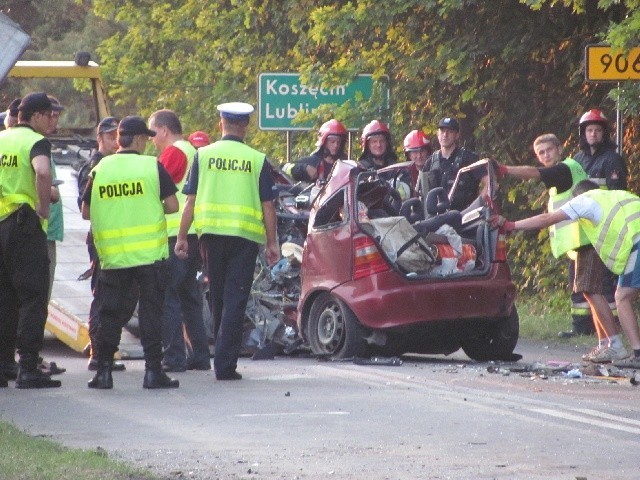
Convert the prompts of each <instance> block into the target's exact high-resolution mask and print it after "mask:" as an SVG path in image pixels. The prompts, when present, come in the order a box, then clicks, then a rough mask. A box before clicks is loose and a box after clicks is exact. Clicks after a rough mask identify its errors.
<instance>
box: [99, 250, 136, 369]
mask: <svg viewBox="0 0 640 480" xmlns="http://www.w3.org/2000/svg"><path fill="white" fill-rule="evenodd" d="M92 238H93V237H92ZM94 249H95V246H94ZM101 271H102V269H101V268H100V259H99V258H98V253H97V252H96V254H95V256H94V258H93V259H92V260H91V293H93V299H92V300H91V305H90V306H89V340H90V342H91V358H96V359H97V358H99V357H100V354H99V353H98V350H99V349H100V347H99V345H98V328H99V327H100V317H99V316H98V310H99V309H100V298H101V294H100V283H99V282H98V279H99V278H100V272H101ZM138 297H139V291H138V284H137V283H135V282H134V284H133V286H132V288H131V290H129V292H127V293H126V294H125V299H126V301H125V303H126V307H124V308H122V309H121V310H120V313H121V315H122V319H121V323H122V325H123V326H124V325H126V324H127V322H128V321H129V320H131V317H133V314H134V312H135V311H136V305H138Z"/></svg>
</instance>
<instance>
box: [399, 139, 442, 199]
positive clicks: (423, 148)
mask: <svg viewBox="0 0 640 480" xmlns="http://www.w3.org/2000/svg"><path fill="white" fill-rule="evenodd" d="M403 149H404V156H405V158H406V159H407V161H410V162H412V164H411V167H410V168H409V173H410V175H411V177H410V178H407V180H408V181H409V192H410V193H409V195H407V193H405V194H404V195H403V193H402V191H401V192H400V196H401V197H402V199H403V200H405V199H406V198H408V197H409V196H411V197H417V196H418V195H419V193H420V188H419V185H418V179H419V178H420V172H421V171H422V169H423V168H424V166H425V164H426V163H427V160H428V158H429V157H430V156H431V155H432V154H433V146H432V144H431V140H429V138H428V137H427V136H426V135H425V134H424V133H423V132H422V130H411V131H410V132H409V133H407V136H406V137H404V142H403ZM396 189H398V190H400V189H399V188H398V187H397V186H396Z"/></svg>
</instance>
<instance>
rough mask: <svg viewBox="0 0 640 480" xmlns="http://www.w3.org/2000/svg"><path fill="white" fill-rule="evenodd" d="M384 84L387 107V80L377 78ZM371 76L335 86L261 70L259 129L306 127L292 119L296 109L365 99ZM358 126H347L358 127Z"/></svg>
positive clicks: (385, 105) (308, 109) (369, 91)
mask: <svg viewBox="0 0 640 480" xmlns="http://www.w3.org/2000/svg"><path fill="white" fill-rule="evenodd" d="M379 82H382V83H383V85H385V88H384V95H383V100H382V102H383V105H380V107H381V109H384V108H388V105H389V88H388V79H387V78H382V79H381V80H379ZM374 83H375V82H374V80H373V78H372V76H371V75H358V76H357V77H356V78H355V79H354V80H353V81H352V82H349V83H347V84H343V85H337V86H335V87H315V86H308V85H304V84H303V83H302V82H301V80H300V75H298V74H296V73H261V74H260V76H259V81H258V111H259V112H258V113H259V127H260V128H261V129H262V130H309V129H311V128H314V124H313V122H309V123H308V124H305V123H300V122H299V121H298V122H294V119H295V118H296V115H297V114H298V112H301V111H302V112H312V111H313V110H315V109H316V108H318V107H319V106H321V105H327V104H336V105H343V104H344V103H346V102H347V101H349V100H350V101H351V102H352V103H353V104H355V102H357V101H367V100H369V99H370V98H371V96H372V95H373V91H374ZM359 127H360V125H347V128H359Z"/></svg>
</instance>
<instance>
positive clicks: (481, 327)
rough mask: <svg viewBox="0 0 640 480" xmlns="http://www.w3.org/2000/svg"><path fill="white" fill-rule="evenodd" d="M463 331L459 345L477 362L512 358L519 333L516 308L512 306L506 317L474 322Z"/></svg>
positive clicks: (518, 319) (518, 318)
mask: <svg viewBox="0 0 640 480" xmlns="http://www.w3.org/2000/svg"><path fill="white" fill-rule="evenodd" d="M463 332H464V333H463V337H462V338H460V345H461V346H462V350H463V351H464V353H465V354H466V355H467V356H468V357H469V358H471V359H473V360H476V361H479V362H487V361H490V360H504V361H509V360H512V358H513V349H514V348H516V344H517V343H518V335H519V333H520V317H519V316H518V310H517V309H516V307H515V306H514V307H513V309H512V310H511V314H510V315H509V316H508V317H505V318H502V319H500V320H498V321H497V322H491V323H489V324H487V323H481V324H477V323H474V324H473V325H469V326H468V327H467V328H465V329H463Z"/></svg>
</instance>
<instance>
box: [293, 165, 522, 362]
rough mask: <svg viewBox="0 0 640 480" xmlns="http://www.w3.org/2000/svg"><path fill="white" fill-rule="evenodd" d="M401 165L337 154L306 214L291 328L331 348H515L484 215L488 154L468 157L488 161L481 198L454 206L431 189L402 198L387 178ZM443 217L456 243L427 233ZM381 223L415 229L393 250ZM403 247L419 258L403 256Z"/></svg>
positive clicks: (332, 351) (495, 242) (506, 286)
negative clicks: (374, 167)
mask: <svg viewBox="0 0 640 480" xmlns="http://www.w3.org/2000/svg"><path fill="white" fill-rule="evenodd" d="M409 165H410V164H409V163H402V164H396V165H392V166H390V167H387V168H385V169H383V170H379V171H377V172H375V171H366V170H362V169H361V168H360V167H359V166H358V165H357V164H356V163H355V162H353V161H338V162H336V163H335V164H334V168H333V170H332V172H331V175H330V177H329V179H328V181H327V183H326V184H325V185H324V187H323V188H322V189H321V191H320V193H319V194H318V197H317V198H316V199H315V201H314V203H313V208H312V210H311V214H310V217H309V229H308V233H307V238H306V242H305V246H304V253H303V260H302V266H303V267H302V292H301V296H300V302H299V304H298V318H297V323H298V329H299V332H300V334H301V335H302V337H303V338H304V339H305V340H306V341H307V342H308V343H309V345H310V347H311V350H312V351H313V353H314V354H316V355H322V356H328V357H332V358H349V357H358V356H363V355H371V354H374V355H384V354H387V355H389V354H393V355H397V354H401V353H405V352H416V353H436V354H449V353H453V352H455V351H456V350H458V349H459V348H462V349H463V350H464V352H465V353H466V354H467V355H468V356H469V357H470V358H472V359H475V360H479V361H487V360H508V359H512V358H513V349H514V348H515V346H516V343H517V341H518V331H519V319H518V313H517V311H516V307H515V305H514V301H515V295H516V289H515V286H514V284H513V282H512V280H511V274H510V271H509V266H508V264H507V262H506V255H505V243H504V236H503V235H501V234H499V232H498V230H496V229H491V228H490V225H489V221H488V220H489V217H490V215H491V214H492V213H497V212H496V211H495V207H494V205H495V199H496V195H497V181H496V175H495V172H494V170H493V166H492V164H491V162H490V161H489V160H486V159H485V160H480V161H478V162H476V164H474V165H473V166H472V168H473V169H475V168H481V169H485V170H486V173H487V175H488V179H489V187H488V188H489V190H488V191H489V199H488V200H487V201H485V200H484V199H483V198H482V197H478V199H477V200H476V201H475V202H474V203H473V204H472V205H470V206H469V207H468V208H467V209H465V211H463V212H457V211H447V206H448V198H447V197H445V196H443V195H442V191H441V190H439V189H435V190H432V191H431V192H429V195H427V198H426V199H425V201H424V202H423V201H422V199H419V198H414V199H409V200H406V201H404V202H402V201H401V200H400V198H399V195H398V194H397V191H396V190H395V189H394V188H393V186H392V185H393V184H394V182H395V181H396V179H398V178H401V177H402V176H403V175H406V172H407V169H408V167H409ZM469 169H470V168H469V167H467V170H469ZM456 183H457V182H456ZM453 188H456V185H454V187H453ZM486 203H488V205H487V204H486ZM442 224H447V225H450V226H451V228H450V229H449V232H448V233H447V235H451V238H452V239H453V240H454V242H453V244H454V245H455V244H457V245H458V249H457V250H456V252H455V253H454V248H452V246H451V244H450V243H449V241H448V239H449V236H444V235H442V234H436V233H434V232H435V230H437V228H438V227H439V226H441V225H442ZM389 225H392V226H396V225H398V226H403V227H405V230H407V231H410V233H411V232H413V234H415V235H413V234H410V235H409V236H407V232H406V231H405V232H404V235H405V236H404V237H402V236H400V237H401V238H404V240H402V239H401V241H400V243H403V242H404V241H405V240H406V244H403V245H402V247H401V248H399V249H398V248H395V249H394V247H393V245H391V247H390V246H389V242H388V240H389V238H391V237H392V235H391V233H392V230H393V228H388V227H389ZM407 225H409V229H407V228H406V227H407ZM388 237H389V238H388ZM411 237H413V238H411ZM392 243H393V242H392ZM396 244H398V242H397V239H396ZM460 246H462V247H463V248H460ZM409 247H411V248H409ZM402 248H404V249H405V250H404V251H400V250H402ZM409 250H410V251H412V254H415V255H417V263H416V262H415V261H414V262H413V263H411V262H400V259H401V258H402V257H403V255H404V254H405V253H406V252H407V251H409ZM414 260H415V259H414Z"/></svg>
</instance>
